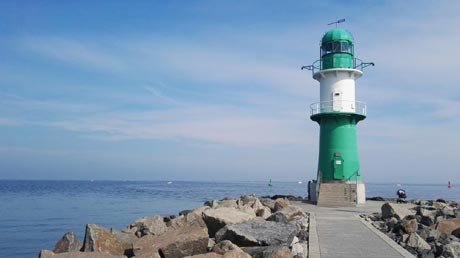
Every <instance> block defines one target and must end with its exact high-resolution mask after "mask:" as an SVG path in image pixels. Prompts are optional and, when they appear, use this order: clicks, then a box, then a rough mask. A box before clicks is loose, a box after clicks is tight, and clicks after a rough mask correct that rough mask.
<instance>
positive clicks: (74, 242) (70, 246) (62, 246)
mask: <svg viewBox="0 0 460 258" xmlns="http://www.w3.org/2000/svg"><path fill="white" fill-rule="evenodd" d="M82 247H83V242H82V241H81V240H80V239H79V238H78V237H77V235H75V233H74V232H68V233H66V234H64V236H63V237H62V238H61V240H59V242H57V243H56V246H55V247H54V253H65V252H79V251H80V250H81V249H82Z"/></svg>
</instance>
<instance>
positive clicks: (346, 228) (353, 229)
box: [296, 201, 415, 258]
mask: <svg viewBox="0 0 460 258" xmlns="http://www.w3.org/2000/svg"><path fill="white" fill-rule="evenodd" d="M382 204H383V202H373V201H370V202H367V203H366V205H364V206H362V207H356V208H349V207H347V208H322V207H317V206H316V205H311V204H306V203H300V202H297V203H296V205H298V206H299V207H301V208H303V209H304V210H306V211H308V212H309V213H310V216H311V217H310V243H309V247H310V250H309V258H329V257H331V258H332V257H334V258H348V257H350V258H352V257H353V258H359V257H363V258H364V257H366V258H399V257H404V258H413V257H415V256H413V255H412V254H410V253H409V252H408V251H407V250H405V249H404V248H402V247H401V246H399V245H398V244H396V243H394V242H393V240H391V239H390V238H389V237H387V236H386V235H384V234H383V233H381V232H380V231H378V230H377V229H375V228H374V227H373V226H372V225H370V224H369V223H368V222H365V221H364V220H362V219H361V218H360V217H359V216H358V215H359V214H364V213H371V212H375V211H379V210H380V207H381V205H382Z"/></svg>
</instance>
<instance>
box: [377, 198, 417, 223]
mask: <svg viewBox="0 0 460 258" xmlns="http://www.w3.org/2000/svg"><path fill="white" fill-rule="evenodd" d="M381 209H382V218H384V219H387V218H391V217H397V218H398V219H400V220H401V219H403V218H404V217H406V216H408V215H415V214H414V212H413V211H411V210H409V209H407V208H405V207H404V206H401V205H399V204H394V203H389V202H386V203H384V204H383V205H382V207H381Z"/></svg>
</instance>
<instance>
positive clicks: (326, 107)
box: [310, 100, 367, 116]
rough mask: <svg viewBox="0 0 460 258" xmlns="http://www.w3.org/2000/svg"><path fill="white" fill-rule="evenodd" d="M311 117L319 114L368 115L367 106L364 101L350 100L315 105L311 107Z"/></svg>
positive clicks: (322, 102) (323, 102)
mask: <svg viewBox="0 0 460 258" xmlns="http://www.w3.org/2000/svg"><path fill="white" fill-rule="evenodd" d="M310 112H311V115H316V114H319V113H334V112H337V113H340V112H344V113H356V114H360V115H364V116H365V115H366V113H367V105H366V103H365V102H362V101H349V100H330V101H321V102H317V103H313V104H311V105H310Z"/></svg>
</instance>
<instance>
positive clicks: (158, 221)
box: [128, 215, 168, 237]
mask: <svg viewBox="0 0 460 258" xmlns="http://www.w3.org/2000/svg"><path fill="white" fill-rule="evenodd" d="M167 230H168V228H167V226H166V223H165V222H164V220H163V218H162V217H161V216H158V215H157V216H153V217H143V218H140V219H138V220H136V221H134V222H133V223H131V224H130V225H129V226H128V231H130V232H133V233H134V234H135V235H136V236H138V237H143V236H145V235H160V234H162V233H164V232H166V231H167Z"/></svg>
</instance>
